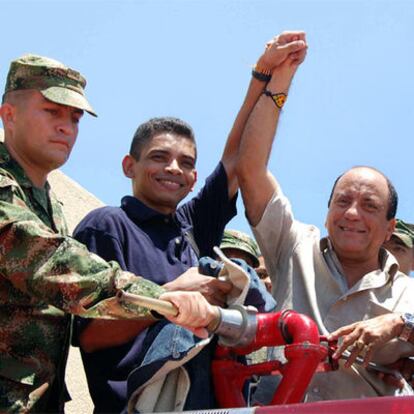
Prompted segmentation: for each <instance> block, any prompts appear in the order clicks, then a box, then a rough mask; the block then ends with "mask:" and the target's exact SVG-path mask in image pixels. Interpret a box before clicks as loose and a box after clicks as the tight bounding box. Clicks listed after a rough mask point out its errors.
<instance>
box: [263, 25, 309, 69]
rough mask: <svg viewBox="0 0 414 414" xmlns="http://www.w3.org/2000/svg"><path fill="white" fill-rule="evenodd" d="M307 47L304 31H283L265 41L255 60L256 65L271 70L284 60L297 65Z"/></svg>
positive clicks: (304, 54)
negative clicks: (260, 53) (263, 49)
mask: <svg viewBox="0 0 414 414" xmlns="http://www.w3.org/2000/svg"><path fill="white" fill-rule="evenodd" d="M307 48H308V46H307V44H306V35H305V32H302V31H289V32H283V33H281V34H280V35H278V36H275V37H273V38H272V39H271V40H269V41H268V42H267V43H266V48H265V51H264V53H263V54H262V56H260V58H259V60H258V61H257V66H258V67H259V68H263V69H266V70H267V71H269V72H273V70H275V69H276V68H277V67H278V66H280V65H281V64H282V63H283V62H285V61H286V60H288V61H289V63H290V64H295V65H299V64H300V63H302V62H303V60H304V59H305V56H306V50H307Z"/></svg>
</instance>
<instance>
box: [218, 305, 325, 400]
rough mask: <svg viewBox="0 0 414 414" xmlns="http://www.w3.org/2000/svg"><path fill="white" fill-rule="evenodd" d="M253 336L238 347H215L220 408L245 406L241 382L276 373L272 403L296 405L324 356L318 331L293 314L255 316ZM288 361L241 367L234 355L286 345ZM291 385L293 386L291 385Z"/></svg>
mask: <svg viewBox="0 0 414 414" xmlns="http://www.w3.org/2000/svg"><path fill="white" fill-rule="evenodd" d="M256 321H257V328H256V336H255V339H254V340H253V342H252V343H251V344H249V345H248V346H246V347H242V348H228V347H221V346H218V347H217V350H216V355H215V359H214V361H213V363H212V370H213V381H214V387H215V393H216V398H217V401H218V404H219V406H220V407H223V408H231V407H245V406H246V405H247V404H246V401H245V399H244V396H243V392H242V389H243V386H244V383H245V381H246V380H247V379H248V378H250V377H251V376H252V375H253V374H256V375H270V374H272V373H275V372H276V371H279V372H281V373H282V375H283V378H282V381H281V382H280V384H279V386H278V389H277V392H276V394H275V396H274V397H273V400H272V404H289V403H295V402H300V401H301V400H302V398H303V396H304V394H305V391H306V388H307V387H308V385H309V383H310V381H311V379H312V376H313V374H314V373H315V371H316V370H317V368H318V365H319V363H320V362H321V361H322V360H324V359H325V357H326V356H327V348H326V347H324V346H321V345H320V339H319V333H318V328H317V326H316V324H315V322H314V321H313V320H312V319H310V318H309V317H307V316H305V315H302V314H299V313H297V312H294V311H283V312H277V313H265V314H258V315H257V318H256ZM286 344H288V345H287V346H286V347H285V356H286V359H287V360H288V362H287V363H286V364H281V363H280V362H278V361H269V362H264V363H262V364H254V365H244V364H241V363H239V362H237V361H235V358H236V356H237V355H247V354H249V353H250V352H253V351H255V350H257V349H260V348H262V347H263V346H277V345H286ZM293 384H294V386H293Z"/></svg>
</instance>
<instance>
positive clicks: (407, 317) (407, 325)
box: [398, 313, 414, 342]
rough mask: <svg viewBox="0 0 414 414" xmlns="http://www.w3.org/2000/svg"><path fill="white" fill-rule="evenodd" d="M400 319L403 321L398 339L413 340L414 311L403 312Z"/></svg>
mask: <svg viewBox="0 0 414 414" xmlns="http://www.w3.org/2000/svg"><path fill="white" fill-rule="evenodd" d="M399 319H400V321H401V322H399V324H401V323H402V329H401V330H400V333H399V335H398V339H400V340H401V341H404V342H409V341H410V339H411V340H412V337H413V331H414V314H412V313H402V314H400V315H399Z"/></svg>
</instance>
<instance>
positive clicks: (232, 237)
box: [220, 230, 260, 267]
mask: <svg viewBox="0 0 414 414" xmlns="http://www.w3.org/2000/svg"><path fill="white" fill-rule="evenodd" d="M220 249H222V250H223V249H237V250H241V251H243V252H245V253H247V254H248V255H249V256H250V257H251V258H252V260H253V263H254V265H253V267H257V266H259V256H260V250H259V246H258V245H257V243H256V242H255V241H254V240H253V239H252V238H251V237H250V236H248V235H247V234H246V233H243V232H241V231H238V230H224V234H223V238H222V240H221V244H220Z"/></svg>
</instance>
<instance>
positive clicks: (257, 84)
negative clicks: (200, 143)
mask: <svg viewBox="0 0 414 414" xmlns="http://www.w3.org/2000/svg"><path fill="white" fill-rule="evenodd" d="M304 40H305V34H304V32H299V31H295V32H284V33H282V34H281V35H279V36H276V37H274V38H273V39H271V40H270V41H269V42H268V43H267V44H266V49H265V51H264V52H263V54H262V55H261V56H260V58H259V60H258V61H257V64H256V65H255V69H254V72H255V74H256V76H257V77H255V76H253V77H252V79H251V81H250V84H249V87H248V89H247V93H246V97H245V99H244V102H243V104H242V106H241V108H240V111H239V113H238V114H237V117H236V119H235V121H234V124H233V127H232V129H231V131H230V133H229V136H228V138H227V142H226V146H225V148H224V152H223V155H222V158H221V161H222V163H223V165H224V168H225V169H226V173H227V178H228V185H229V197H230V198H232V197H233V196H234V195H235V194H236V191H237V189H238V183H237V176H236V164H237V162H238V161H237V160H238V154H239V147H240V141H241V136H242V134H243V130H244V128H245V126H246V122H247V120H248V118H249V116H250V114H251V112H252V110H253V108H254V107H255V105H256V103H257V101H258V99H259V98H260V95H261V94H262V92H263V90H264V88H265V86H266V80H265V79H266V78H267V77H269V75H270V74H271V73H272V71H273V70H274V68H276V67H277V66H279V65H280V64H281V63H282V62H284V61H285V60H286V59H287V58H288V57H289V56H291V55H292V54H294V53H297V52H298V51H301V50H303V49H304V47H305V46H304ZM275 45H278V46H277V47H274V46H275ZM254 72H253V73H254Z"/></svg>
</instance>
